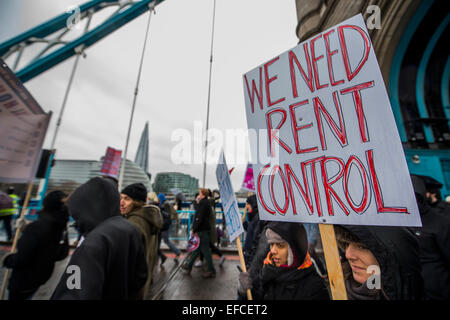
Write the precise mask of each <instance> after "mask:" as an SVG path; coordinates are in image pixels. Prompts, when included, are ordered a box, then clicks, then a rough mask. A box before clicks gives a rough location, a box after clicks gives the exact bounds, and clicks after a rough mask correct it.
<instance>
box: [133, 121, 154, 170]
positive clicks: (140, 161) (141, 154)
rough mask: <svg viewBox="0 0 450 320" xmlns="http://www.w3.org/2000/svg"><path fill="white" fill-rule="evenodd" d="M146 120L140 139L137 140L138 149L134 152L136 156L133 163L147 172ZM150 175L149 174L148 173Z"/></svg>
mask: <svg viewBox="0 0 450 320" xmlns="http://www.w3.org/2000/svg"><path fill="white" fill-rule="evenodd" d="M148 140H149V139H148V121H147V122H146V123H145V127H144V130H143V131H142V134H141V139H140V140H139V145H138V149H137V152H136V157H135V159H134V163H136V164H137V165H138V166H140V167H141V168H142V170H144V172H146V173H148V144H149V142H148ZM149 175H150V174H149Z"/></svg>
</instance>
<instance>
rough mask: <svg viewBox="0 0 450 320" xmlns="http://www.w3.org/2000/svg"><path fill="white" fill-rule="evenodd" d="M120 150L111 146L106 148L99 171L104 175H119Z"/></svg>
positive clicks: (115, 176)
mask: <svg viewBox="0 0 450 320" xmlns="http://www.w3.org/2000/svg"><path fill="white" fill-rule="evenodd" d="M121 157H122V151H121V150H116V149H113V148H111V147H108V148H107V149H106V154H105V157H104V158H103V163H102V168H101V169H100V172H101V173H103V174H104V175H107V176H110V177H114V178H117V177H118V175H119V167H120V161H121Z"/></svg>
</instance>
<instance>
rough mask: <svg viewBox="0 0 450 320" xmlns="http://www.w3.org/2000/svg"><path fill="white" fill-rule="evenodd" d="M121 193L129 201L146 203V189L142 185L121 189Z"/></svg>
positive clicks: (132, 185) (134, 184)
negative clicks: (128, 198) (127, 197)
mask: <svg viewBox="0 0 450 320" xmlns="http://www.w3.org/2000/svg"><path fill="white" fill-rule="evenodd" d="M121 193H123V194H126V195H127V196H129V197H130V198H131V199H133V200H136V201H142V202H146V201H147V188H146V187H145V186H144V185H143V184H142V183H133V184H130V185H128V186H126V187H125V188H123V190H122V192H121Z"/></svg>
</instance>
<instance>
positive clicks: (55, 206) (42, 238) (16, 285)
mask: <svg viewBox="0 0 450 320" xmlns="http://www.w3.org/2000/svg"><path fill="white" fill-rule="evenodd" d="M66 197H67V195H66V194H65V193H64V192H62V191H52V192H50V193H49V194H48V195H47V196H46V197H45V198H44V201H43V209H42V210H41V211H40V212H39V213H38V215H39V218H38V220H37V221H35V222H32V223H31V224H29V225H27V226H26V227H25V229H24V230H23V234H22V236H21V237H20V239H19V241H18V243H17V252H16V253H14V254H8V255H7V256H5V257H4V258H3V265H4V266H5V267H7V268H11V269H13V270H12V274H11V278H10V279H9V283H8V290H9V299H10V300H25V299H31V297H32V296H33V294H34V293H35V292H36V291H37V289H38V288H39V286H41V285H42V284H44V283H45V282H47V280H48V279H49V278H50V276H51V275H52V273H53V268H54V266H55V261H58V260H62V259H64V258H65V257H66V256H67V254H68V251H69V245H68V239H67V233H66V232H65V231H66V225H67V221H68V219H69V215H68V212H67V207H66V206H65V205H64V202H63V200H64V198H66Z"/></svg>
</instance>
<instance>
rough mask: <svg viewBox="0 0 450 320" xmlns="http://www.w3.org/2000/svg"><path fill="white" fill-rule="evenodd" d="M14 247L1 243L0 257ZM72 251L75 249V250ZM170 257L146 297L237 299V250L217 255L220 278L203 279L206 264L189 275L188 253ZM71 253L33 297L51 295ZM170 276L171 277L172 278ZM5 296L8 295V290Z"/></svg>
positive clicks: (2, 270)
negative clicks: (183, 266)
mask: <svg viewBox="0 0 450 320" xmlns="http://www.w3.org/2000/svg"><path fill="white" fill-rule="evenodd" d="M9 250H10V247H9V246H5V245H0V261H1V259H2V258H3V256H4V255H5V254H6V253H8V252H9ZM71 252H72V250H71ZM164 254H165V255H166V256H167V258H168V259H167V260H166V262H165V263H164V265H163V266H160V265H159V262H158V265H157V266H156V267H155V270H154V276H153V279H154V280H153V284H152V286H151V287H150V290H149V292H147V294H146V295H145V297H144V298H145V299H146V300H235V299H236V297H237V287H238V276H239V271H238V269H237V265H238V264H239V256H238V255H237V253H236V252H228V253H225V252H224V255H225V256H226V261H225V262H224V264H223V265H222V266H219V261H220V260H219V258H218V257H217V256H215V255H213V263H214V267H215V269H216V272H217V273H216V278H212V279H203V278H202V273H203V270H202V268H201V267H200V268H193V269H192V272H191V274H190V275H185V274H184V273H183V272H182V271H181V270H180V268H179V267H180V266H181V263H182V262H183V260H184V258H185V256H186V253H185V252H183V253H182V254H181V256H180V258H179V259H175V255H174V254H173V253H169V252H168V251H164ZM69 260H70V256H68V257H67V258H65V259H64V260H61V261H58V262H57V263H56V264H55V269H54V271H53V274H52V276H51V278H50V279H49V280H48V281H47V283H45V284H44V285H42V286H41V287H40V288H39V289H38V291H37V292H36V294H35V295H34V297H33V300H48V299H50V297H51V295H52V293H53V291H54V289H55V288H56V285H57V284H58V282H59V279H60V278H61V275H62V273H63V272H64V270H65V268H66V266H67V263H68V262H69ZM5 270H6V269H5V268H0V277H1V278H0V285H1V283H2V281H3V275H4V273H5ZM168 280H170V281H168ZM5 297H8V292H6V294H5Z"/></svg>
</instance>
